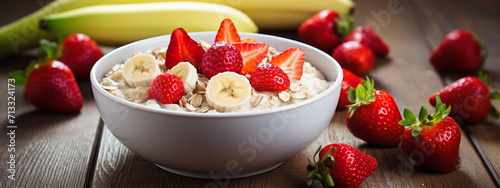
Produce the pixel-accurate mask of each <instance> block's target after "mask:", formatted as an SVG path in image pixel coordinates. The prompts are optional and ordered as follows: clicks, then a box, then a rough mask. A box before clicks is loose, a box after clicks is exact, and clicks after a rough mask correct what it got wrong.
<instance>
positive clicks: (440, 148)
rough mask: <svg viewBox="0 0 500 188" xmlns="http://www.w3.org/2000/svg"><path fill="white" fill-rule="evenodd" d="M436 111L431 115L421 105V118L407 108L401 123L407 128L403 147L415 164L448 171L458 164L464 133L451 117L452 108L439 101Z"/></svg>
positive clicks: (402, 138)
mask: <svg viewBox="0 0 500 188" xmlns="http://www.w3.org/2000/svg"><path fill="white" fill-rule="evenodd" d="M436 103H437V105H436V112H435V113H434V114H432V115H429V114H428V112H427V109H426V108H425V106H422V108H421V109H420V113H419V114H418V119H417V117H415V114H413V112H412V111H411V110H408V109H405V110H404V116H405V120H402V121H400V122H399V124H401V125H403V126H406V127H408V128H407V129H406V130H405V132H404V133H403V135H402V136H401V148H402V149H403V151H404V152H405V153H406V155H408V156H409V157H410V158H412V159H413V160H415V165H417V166H418V165H422V166H425V167H427V168H429V169H432V170H435V171H438V172H449V171H451V170H453V169H454V168H455V165H456V164H457V162H458V153H459V151H458V150H459V147H460V139H461V133H460V128H459V127H458V124H457V122H456V121H455V120H453V118H451V117H449V116H448V113H449V112H450V110H451V109H450V108H451V106H448V108H446V105H445V104H443V103H441V101H440V99H439V97H437V101H436Z"/></svg>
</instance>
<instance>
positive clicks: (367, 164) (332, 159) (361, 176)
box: [307, 143, 378, 188]
mask: <svg viewBox="0 0 500 188" xmlns="http://www.w3.org/2000/svg"><path fill="white" fill-rule="evenodd" d="M318 153H319V161H318V160H316V156H317V155H318ZM377 166H378V162H377V160H376V159H375V158H373V157H371V156H369V155H367V154H364V153H362V152H361V151H359V150H358V149H356V148H354V147H352V146H349V145H347V144H342V143H336V144H330V145H328V146H325V147H324V148H323V149H321V146H320V147H319V148H318V149H317V150H316V153H314V157H313V161H311V160H309V165H307V171H308V172H309V178H308V181H307V184H309V185H311V184H312V183H313V181H314V180H319V181H321V183H322V184H323V186H324V187H332V186H335V187H349V188H350V187H352V188H355V187H358V186H359V184H361V182H363V181H364V180H365V179H366V178H367V177H368V176H370V175H371V174H372V173H373V172H374V171H375V170H376V169H377Z"/></svg>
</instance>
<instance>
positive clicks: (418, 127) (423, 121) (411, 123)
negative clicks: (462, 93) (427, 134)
mask: <svg viewBox="0 0 500 188" xmlns="http://www.w3.org/2000/svg"><path fill="white" fill-rule="evenodd" d="M450 111H451V106H448V107H446V104H444V103H442V102H441V98H439V96H438V95H436V111H435V112H434V114H429V112H428V110H427V108H426V107H425V106H422V107H421V108H420V111H419V114H418V119H417V118H416V116H415V114H414V113H413V112H412V111H411V110H409V109H408V108H405V109H404V111H403V117H404V119H403V120H401V121H399V124H400V125H402V126H405V127H412V128H413V130H412V136H413V137H414V138H415V139H417V140H418V136H419V135H420V133H421V132H422V128H424V127H426V126H433V125H435V124H437V123H439V122H441V120H443V119H444V118H446V116H448V115H449V114H450Z"/></svg>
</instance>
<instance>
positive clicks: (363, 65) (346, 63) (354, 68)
mask: <svg viewBox="0 0 500 188" xmlns="http://www.w3.org/2000/svg"><path fill="white" fill-rule="evenodd" d="M332 57H333V59H335V60H337V62H338V63H339V64H340V66H342V68H345V69H347V70H350V71H351V72H353V73H354V74H357V75H359V76H362V75H366V74H367V73H368V72H370V70H372V68H373V64H374V63H375V56H374V55H373V52H372V50H370V48H368V47H366V46H365V45H363V44H361V43H359V42H357V41H348V42H344V43H342V44H340V45H339V46H337V48H335V50H333V53H332Z"/></svg>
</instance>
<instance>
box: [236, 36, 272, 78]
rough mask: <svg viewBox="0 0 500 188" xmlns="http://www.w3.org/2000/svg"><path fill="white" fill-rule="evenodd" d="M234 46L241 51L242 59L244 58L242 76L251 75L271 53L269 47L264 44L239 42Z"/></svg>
mask: <svg viewBox="0 0 500 188" xmlns="http://www.w3.org/2000/svg"><path fill="white" fill-rule="evenodd" d="M233 46H234V47H236V49H238V50H240V53H241V57H243V69H241V73H242V74H249V73H251V72H252V71H253V70H254V69H255V68H257V66H259V63H260V62H262V60H263V59H264V58H265V57H266V55H267V52H268V51H269V46H268V45H267V44H264V43H243V42H237V43H234V44H233Z"/></svg>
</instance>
